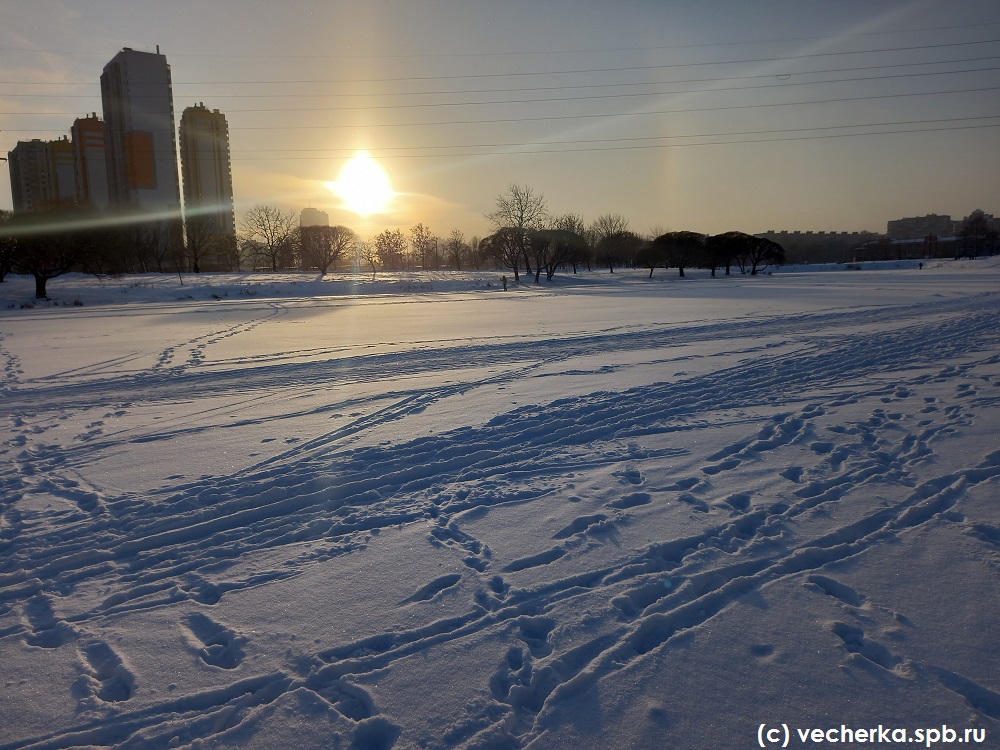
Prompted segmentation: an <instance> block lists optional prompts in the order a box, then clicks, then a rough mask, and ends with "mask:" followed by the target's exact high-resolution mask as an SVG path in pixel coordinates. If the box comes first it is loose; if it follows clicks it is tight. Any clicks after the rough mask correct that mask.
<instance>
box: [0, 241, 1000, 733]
mask: <svg viewBox="0 0 1000 750" xmlns="http://www.w3.org/2000/svg"><path fill="white" fill-rule="evenodd" d="M499 275H500V274H499V273H486V272H484V273H467V274H429V275H425V276H411V277H404V278H400V277H389V276H379V277H377V279H376V281H375V282H371V280H370V277H366V276H360V277H358V278H357V279H355V278H352V277H347V276H344V277H335V278H334V279H333V280H328V281H317V280H314V279H313V278H312V277H307V276H283V275H280V274H279V275H254V276H246V275H243V276H237V275H228V276H226V275H224V276H209V275H206V276H203V277H199V278H194V277H191V276H185V277H184V278H183V279H179V278H178V277H176V276H174V277H170V276H146V277H140V278H138V279H137V278H125V279H117V280H115V279H106V280H96V279H91V278H86V277H79V276H71V277H64V278H60V279H56V280H54V281H52V282H50V289H49V291H50V295H51V296H52V298H53V302H50V303H43V304H41V305H36V306H34V307H32V308H22V307H21V305H22V304H23V303H28V302H30V296H31V291H32V289H33V287H32V286H31V284H30V282H29V280H27V279H23V278H8V280H7V281H6V282H4V283H3V284H0V367H2V381H0V677H2V684H0V750H6V749H8V748H22V747H24V748H81V747H87V748H91V747H116V748H117V747H120V748H166V747H196V748H228V747H233V748H236V747H239V748H253V749H255V750H265V749H267V750H271V749H273V748H286V747H287V748H296V749H297V750H304V749H306V748H338V747H339V748H373V749H374V748H399V749H403V748H406V749H410V748H466V747H469V748H526V747H530V748H571V749H573V750H582V749H584V748H594V749H595V750H596V749H597V748H601V749H602V750H603V749H605V748H660V747H662V748H685V749H695V750H698V749H700V748H706V749H708V748H744V747H758V746H759V743H758V740H759V738H761V737H763V738H766V737H767V734H766V730H767V729H770V728H777V731H779V732H783V731H784V729H783V727H782V724H784V725H787V728H788V731H789V733H790V735H791V743H790V744H789V745H788V746H789V747H807V746H814V745H813V744H811V743H810V742H802V741H801V740H800V739H799V735H798V734H797V732H798V731H799V730H803V729H811V728H821V729H823V730H824V731H826V730H827V729H829V728H838V729H839V728H840V727H841V726H842V725H844V726H846V727H848V728H854V727H856V728H862V727H865V728H872V727H877V726H878V725H882V726H883V727H885V728H890V727H891V728H896V729H906V730H907V731H908V732H910V733H911V734H910V737H911V738H912V737H913V736H914V735H913V734H912V733H914V732H915V731H916V730H918V729H921V728H926V727H936V728H937V729H938V730H940V729H941V727H942V725H946V726H947V727H949V728H953V729H954V730H956V731H958V732H959V733H960V735H959V736H963V737H964V736H965V735H962V734H961V733H963V732H965V730H967V729H975V730H977V731H980V732H985V733H986V739H985V741H984V742H983V743H982V746H983V747H997V746H998V744H997V743H1000V667H998V664H1000V618H998V611H1000V606H998V605H1000V594H998V592H1000V504H998V503H1000V498H998V490H1000V294H998V290H1000V263H998V262H996V261H993V260H979V261H974V262H973V261H970V262H964V263H952V262H948V263H941V264H937V263H932V264H931V266H930V267H926V266H925V268H924V269H923V270H919V271H918V270H917V269H916V268H913V267H902V268H891V269H889V270H865V271H861V272H850V271H838V272H826V273H821V272H801V273H776V274H774V275H773V276H760V277H732V278H719V279H709V278H707V277H705V276H704V275H698V274H697V273H696V274H695V276H694V278H690V279H687V280H677V279H675V278H674V277H673V275H672V274H671V275H666V274H665V273H664V272H659V271H658V272H657V278H656V279H654V280H652V281H647V280H646V279H645V278H644V277H645V276H646V272H636V273H635V274H630V273H616V274H615V275H614V276H611V275H610V274H607V273H606V272H601V273H599V272H594V273H592V274H581V275H580V276H578V277H575V278H574V277H573V276H572V275H568V274H560V275H558V276H557V277H556V280H557V283H555V284H554V285H546V284H541V285H538V286H536V285H534V284H527V285H524V286H521V287H520V288H514V289H512V290H511V291H509V292H506V293H504V292H502V291H500V290H499V289H498V288H497V284H498V280H499ZM74 302H78V303H80V304H73V303H74ZM57 303H58V304H57ZM761 724H767V728H765V732H762V733H761V734H760V735H759V734H758V731H759V729H760V725H761ZM977 736H981V735H975V734H973V735H971V737H972V739H970V740H968V741H969V742H971V741H974V739H975V738H976V737H977Z"/></svg>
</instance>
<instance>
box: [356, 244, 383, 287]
mask: <svg viewBox="0 0 1000 750" xmlns="http://www.w3.org/2000/svg"><path fill="white" fill-rule="evenodd" d="M360 253H361V260H363V261H364V262H365V263H367V264H368V265H370V266H371V267H372V281H375V270H376V269H377V268H378V262H379V257H378V248H377V247H376V246H375V243H374V242H373V241H371V240H369V241H367V242H362V243H361V248H360Z"/></svg>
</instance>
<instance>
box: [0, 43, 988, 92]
mask: <svg viewBox="0 0 1000 750" xmlns="http://www.w3.org/2000/svg"><path fill="white" fill-rule="evenodd" d="M997 42H1000V39H982V40H976V41H964V42H944V43H941V44H919V45H912V46H905V47H882V48H877V49H863V50H840V51H836V52H810V53H806V54H802V55H786V56H783V57H752V58H744V59H739V60H704V61H700V62H686V63H666V64H659V65H627V66H620V67H609V68H570V69H564V70H532V71H522V72H514V73H464V74H458V75H437V76H402V77H396V78H349V79H333V78H320V79H315V78H312V79H285V80H271V81H260V80H257V81H174V82H173V85H174V86H187V85H196V86H203V85H205V84H206V83H211V84H216V85H226V86H243V85H247V86H261V85H270V84H280V85H287V84H293V83H308V84H318V83H364V84H373V83H395V82H407V81H450V80H467V79H482V78H487V79H489V78H516V77H523V76H531V77H538V76H549V75H579V74H586V75H593V74H595V73H621V72H627V71H645V70H664V69H667V68H693V67H704V66H708V65H749V64H759V63H776V62H788V61H791V60H808V59H813V58H817V57H837V56H843V55H870V54H876V53H883V52H907V51H914V50H919V51H926V50H930V49H944V48H947V47H965V46H971V45H977V44H995V43H997ZM0 84H5V85H31V86H91V85H93V81H61V82H58V81H41V82H38V83H29V82H25V81H0Z"/></svg>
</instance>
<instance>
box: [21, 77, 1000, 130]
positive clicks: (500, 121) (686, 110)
mask: <svg viewBox="0 0 1000 750" xmlns="http://www.w3.org/2000/svg"><path fill="white" fill-rule="evenodd" d="M997 90H1000V86H982V87H978V88H966V89H948V90H945V91H920V92H909V93H894V94H873V95H868V96H844V97H834V98H829V99H813V100H809V101H797V102H765V103H762V104H730V105H723V106H717V107H687V108H683V109H664V110H645V111H639V112H610V113H608V112H604V113H590V114H573V115H542V116H537V117H499V118H486V119H476V120H435V121H430V122H405V123H369V124H367V125H366V126H365V127H367V128H375V127H379V128H390V127H395V128H400V127H420V126H426V127H430V126H440V125H496V124H505V123H526V122H548V121H557V120H583V119H609V118H621V117H641V116H646V115H675V114H693V113H699V112H721V111H729V110H741V109H763V108H774V107H797V106H807V105H808V106H811V105H816V104H840V103H844V102H859V101H872V100H884V99H903V98H913V97H923V96H946V95H953V94H980V93H985V92H988V91H997ZM275 111H286V110H275ZM323 111H327V110H323ZM329 111H339V109H337V108H331V109H330V110H329ZM22 114H24V113H22ZM32 114H36V115H40V114H46V115H49V114H54V115H59V116H62V115H63V113H32ZM357 127H358V125H356V124H342V123H334V124H332V125H287V124H283V125H248V126H238V125H237V126H230V128H229V129H230V131H233V130H333V129H338V128H351V129H355V128H357ZM5 130H7V132H18V133H40V132H46V133H47V132H56V131H58V132H61V131H59V129H56V128H41V129H33V130H25V129H17V128H6V129H5Z"/></svg>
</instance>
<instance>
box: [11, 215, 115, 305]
mask: <svg viewBox="0 0 1000 750" xmlns="http://www.w3.org/2000/svg"><path fill="white" fill-rule="evenodd" d="M95 219H96V217H95V216H94V215H92V214H91V213H90V212H88V211H85V210H83V209H79V208H76V207H72V208H52V209H47V210H44V211H36V212H31V213H20V214H15V215H14V216H13V217H11V219H10V220H9V221H6V222H5V223H4V224H3V226H2V228H0V242H3V243H6V242H7V241H12V242H13V246H12V253H11V258H10V267H11V270H12V271H14V272H15V273H23V274H28V275H30V276H33V277H34V279H35V297H36V298H37V299H46V298H47V292H46V284H47V282H48V281H49V279H54V278H55V277H57V276H61V275H63V274H64V273H68V272H69V271H72V270H74V269H78V270H91V269H92V268H93V267H94V260H95V257H96V255H97V254H98V252H99V250H100V245H101V242H100V238H101V235H100V233H99V232H98V231H97V228H96V223H97V222H96V221H95Z"/></svg>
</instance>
